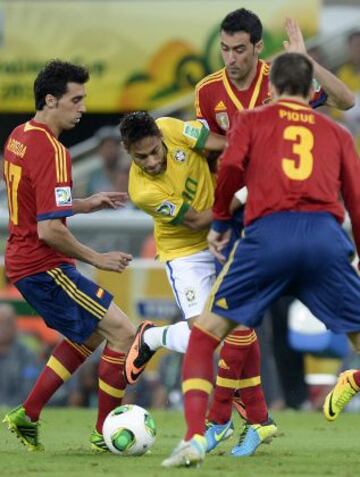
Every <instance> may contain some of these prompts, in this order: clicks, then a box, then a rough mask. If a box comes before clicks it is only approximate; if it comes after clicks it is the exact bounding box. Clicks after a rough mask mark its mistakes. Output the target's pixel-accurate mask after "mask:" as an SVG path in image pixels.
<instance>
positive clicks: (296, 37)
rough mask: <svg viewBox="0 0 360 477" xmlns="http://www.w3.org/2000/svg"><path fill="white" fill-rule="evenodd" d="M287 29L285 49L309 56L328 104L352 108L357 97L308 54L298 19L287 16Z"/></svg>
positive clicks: (340, 107)
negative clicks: (326, 96)
mask: <svg viewBox="0 0 360 477" xmlns="http://www.w3.org/2000/svg"><path fill="white" fill-rule="evenodd" d="M285 30H286V33H287V36H288V40H287V41H284V48H285V50H286V51H288V52H292V53H302V54H303V55H306V56H307V57H308V58H309V60H310V61H311V62H312V64H313V66H314V76H315V78H316V79H317V80H318V81H319V83H320V84H321V86H322V88H323V89H324V91H325V92H326V94H327V95H328V98H327V100H326V104H327V105H328V106H332V107H335V108H338V109H341V110H346V109H350V108H352V107H353V106H354V104H355V97H354V95H353V93H352V92H351V91H350V89H349V88H348V87H347V86H346V84H345V83H343V82H342V81H341V80H339V78H337V77H336V76H335V75H333V74H332V73H331V72H330V71H329V70H327V69H326V68H324V67H323V66H321V65H319V63H317V62H316V61H315V60H314V59H313V58H312V57H311V56H310V55H308V53H307V51H306V47H305V42H304V37H303V34H302V31H301V29H300V27H299V24H298V23H297V21H296V20H294V19H293V18H286V20H285Z"/></svg>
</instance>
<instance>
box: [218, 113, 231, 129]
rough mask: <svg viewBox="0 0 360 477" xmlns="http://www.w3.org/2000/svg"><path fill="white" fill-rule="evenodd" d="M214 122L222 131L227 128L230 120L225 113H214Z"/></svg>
mask: <svg viewBox="0 0 360 477" xmlns="http://www.w3.org/2000/svg"><path fill="white" fill-rule="evenodd" d="M215 118H216V122H217V123H218V125H219V126H220V127H221V129H223V130H224V131H227V130H228V129H229V125H230V121H229V116H228V114H227V113H216V114H215Z"/></svg>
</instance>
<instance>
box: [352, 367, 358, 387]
mask: <svg viewBox="0 0 360 477" xmlns="http://www.w3.org/2000/svg"><path fill="white" fill-rule="evenodd" d="M352 377H353V379H354V381H355V384H356V386H357V387H358V388H360V370H359V371H355V373H354V374H353V376H352Z"/></svg>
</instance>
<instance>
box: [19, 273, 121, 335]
mask: <svg viewBox="0 0 360 477" xmlns="http://www.w3.org/2000/svg"><path fill="white" fill-rule="evenodd" d="M15 286H16V288H17V289H18V290H19V291H20V293H21V294H22V296H23V297H24V298H25V300H26V301H27V302H28V303H30V305H31V306H32V307H33V308H34V310H36V311H37V313H39V315H40V316H42V318H43V319H44V321H45V323H46V324H47V326H48V327H49V328H54V329H55V330H57V331H59V333H61V334H63V335H64V336H66V338H68V339H69V340H71V341H74V342H75V343H79V344H82V343H84V342H85V341H86V339H87V338H88V337H89V336H90V335H91V334H92V333H93V332H94V331H95V329H96V327H97V325H98V323H99V320H101V319H102V318H103V317H104V315H105V314H106V312H107V310H108V308H109V306H110V303H111V301H112V299H113V297H112V295H111V294H110V293H108V292H107V291H106V290H104V289H102V288H100V287H99V286H98V285H96V283H94V282H92V281H91V280H89V279H88V278H86V277H84V276H83V275H81V273H79V272H78V270H77V269H76V268H75V267H74V266H72V265H65V264H64V265H61V266H60V267H58V268H53V269H51V270H48V271H46V272H42V273H37V274H36V275H30V276H28V277H25V278H22V279H21V280H18V281H17V282H16V283H15Z"/></svg>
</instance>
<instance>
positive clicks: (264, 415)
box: [239, 332, 268, 424]
mask: <svg viewBox="0 0 360 477" xmlns="http://www.w3.org/2000/svg"><path fill="white" fill-rule="evenodd" d="M254 335H255V337H256V334H255V332H254ZM239 388H240V396H241V399H242V401H243V403H244V404H245V409H246V415H247V421H248V422H249V423H250V424H260V423H262V422H265V421H267V420H268V409H267V405H266V401H265V396H264V393H263V390H262V386H261V376H260V347H259V341H258V339H257V337H256V340H255V341H254V342H253V343H251V345H250V347H249V351H248V354H247V356H246V360H245V363H244V366H243V369H242V373H241V379H240V385H239Z"/></svg>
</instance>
